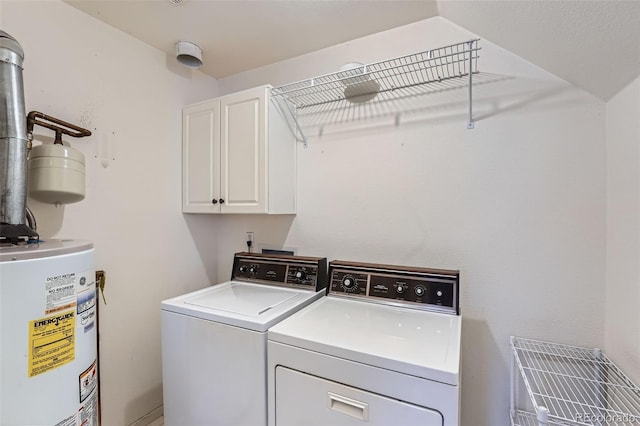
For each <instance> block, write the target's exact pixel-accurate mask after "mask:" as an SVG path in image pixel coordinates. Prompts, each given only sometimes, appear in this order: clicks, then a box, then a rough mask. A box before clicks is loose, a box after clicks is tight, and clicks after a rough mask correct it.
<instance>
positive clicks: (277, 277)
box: [231, 252, 327, 291]
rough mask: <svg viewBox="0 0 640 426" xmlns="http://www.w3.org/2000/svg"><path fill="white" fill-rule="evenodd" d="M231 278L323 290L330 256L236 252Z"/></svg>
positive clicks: (325, 284)
mask: <svg viewBox="0 0 640 426" xmlns="http://www.w3.org/2000/svg"><path fill="white" fill-rule="evenodd" d="M231 280H236V281H246V282H257V283H263V284H271V285H280V286H284V287H297V288H306V289H309V290H313V291H320V290H322V289H324V288H325V287H326V286H327V259H326V258H325V257H303V256H281V255H273V254H259V253H246V252H243V253H236V254H235V256H234V259H233V272H232V273H231Z"/></svg>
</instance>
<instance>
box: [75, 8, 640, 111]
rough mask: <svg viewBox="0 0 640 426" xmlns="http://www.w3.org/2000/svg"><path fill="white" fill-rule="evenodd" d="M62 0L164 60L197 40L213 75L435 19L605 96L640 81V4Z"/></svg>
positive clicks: (205, 62) (605, 98)
mask: <svg viewBox="0 0 640 426" xmlns="http://www.w3.org/2000/svg"><path fill="white" fill-rule="evenodd" d="M65 1H66V2H67V3H68V4H70V5H71V6H73V7H75V8H77V9H79V10H82V11H84V12H86V13H88V14H90V15H92V16H94V17H95V18H97V19H99V20H101V21H103V22H105V23H107V24H109V25H112V26H114V27H116V28H118V29H120V30H122V31H124V32H126V33H128V34H130V35H132V36H133V37H135V38H137V39H140V40H141V41H143V42H145V43H147V44H149V45H151V46H154V47H156V48H158V49H160V50H162V51H165V52H167V53H168V54H170V55H173V54H174V49H175V47H174V45H175V42H176V41H178V40H188V41H192V42H194V43H196V44H198V45H199V46H200V47H201V48H202V50H203V57H204V65H203V67H202V68H201V71H203V72H204V73H207V74H209V75H211V76H213V77H216V78H222V77H225V76H228V75H232V74H235V73H237V72H241V71H245V70H248V69H252V68H256V67H259V66H262V65H267V64H270V63H274V62H277V61H280V60H283V59H286V58H291V57H294V56H298V55H301V54H304V53H308V52H312V51H315V50H318V49H321V48H323V47H328V46H331V45H334V44H338V43H342V42H345V41H348V40H352V39H354V38H358V37H362V36H365V35H369V34H373V33H376V32H380V31H384V30H387V29H390V28H393V27H397V26H400V25H404V24H408V23H411V22H415V21H419V20H423V19H427V18H430V17H432V16H436V15H440V16H442V17H444V18H446V19H448V20H450V21H452V22H454V23H456V24H458V25H460V26H462V27H464V28H466V29H468V30H469V31H471V32H473V33H476V34H477V35H479V36H480V37H482V38H484V39H487V40H489V41H491V42H493V43H495V44H497V45H499V46H502V47H504V48H506V49H508V50H510V51H512V52H514V53H516V54H518V55H519V56H522V57H523V58H525V59H527V60H529V61H530V62H532V63H534V64H536V65H538V66H540V67H542V68H544V69H546V70H547V71H549V72H551V73H553V74H555V75H557V76H559V77H561V78H563V79H565V80H567V81H569V82H570V83H572V84H574V85H576V86H578V87H581V88H583V89H584V90H587V91H589V92H590V93H592V94H594V95H595V96H598V97H599V98H601V99H603V100H608V99H609V98H611V97H612V96H613V95H615V94H616V93H617V92H618V91H619V90H620V89H622V88H623V87H625V86H626V85H627V84H628V83H629V82H630V81H631V80H633V79H634V78H635V77H637V76H638V75H640V0H630V1H624V0H599V1H589V0H504V1H496V0H490V1H487V0H470V1H463V0H440V1H432V0H413V1H403V0H387V1H380V0H295V1H293V0H292V1H287V0H279V1H275V0H260V1H238V0H228V1H223V0H183V1H182V2H180V3H179V4H177V5H176V4H174V3H172V2H171V1H170V0H122V1H120V0H92V1H87V0H65ZM176 1H179V0H176ZM212 59H214V60H212Z"/></svg>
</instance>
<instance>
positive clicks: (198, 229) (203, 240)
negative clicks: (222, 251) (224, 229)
mask: <svg viewBox="0 0 640 426" xmlns="http://www.w3.org/2000/svg"><path fill="white" fill-rule="evenodd" d="M182 217H183V218H184V221H185V223H186V224H187V228H188V229H189V233H190V234H191V239H192V240H193V243H194V245H195V246H196V250H197V251H198V254H199V255H200V260H201V261H202V265H203V266H204V270H205V272H206V274H207V279H208V281H209V283H216V282H217V262H218V234H219V232H218V230H219V228H218V221H217V220H216V219H217V217H215V215H209V214H183V215H182Z"/></svg>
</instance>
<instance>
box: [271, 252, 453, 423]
mask: <svg viewBox="0 0 640 426" xmlns="http://www.w3.org/2000/svg"><path fill="white" fill-rule="evenodd" d="M329 280H330V281H329V287H328V296H327V297H324V298H322V299H320V300H318V301H317V302H315V303H313V304H311V305H309V306H307V307H306V308H304V309H302V310H300V311H299V312H297V313H296V314H294V315H292V316H290V317H289V318H287V319H285V320H284V321H282V322H280V323H279V324H277V325H275V326H274V327H272V328H271V329H270V330H269V332H268V344H267V346H268V368H269V370H268V386H269V388H268V394H269V406H268V413H269V423H268V424H269V426H300V425H306V426H314V425H317V426H326V425H331V426H356V425H365V424H366V425H375V426H380V425H385V426H396V425H403V426H413V425H420V426H436V425H437V426H454V425H455V426H457V425H458V424H459V418H460V415H459V411H460V338H461V317H460V313H459V308H458V300H459V272H458V271H451V270H436V269H425V268H407V267H398V266H390V265H374V264H363V263H353V262H344V261H333V262H331V263H330V264H329Z"/></svg>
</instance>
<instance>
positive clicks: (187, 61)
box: [176, 41, 202, 69]
mask: <svg viewBox="0 0 640 426" xmlns="http://www.w3.org/2000/svg"><path fill="white" fill-rule="evenodd" d="M176 59H177V60H178V62H180V63H181V64H182V65H184V66H185V67H189V68H193V69H198V68H200V66H201V65H202V50H201V49H200V48H199V47H198V46H197V45H196V44H194V43H191V42H189V41H179V42H177V43H176Z"/></svg>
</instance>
